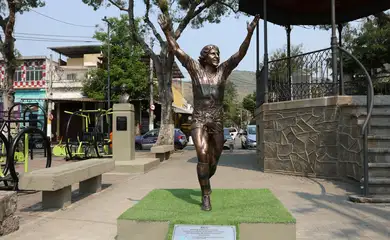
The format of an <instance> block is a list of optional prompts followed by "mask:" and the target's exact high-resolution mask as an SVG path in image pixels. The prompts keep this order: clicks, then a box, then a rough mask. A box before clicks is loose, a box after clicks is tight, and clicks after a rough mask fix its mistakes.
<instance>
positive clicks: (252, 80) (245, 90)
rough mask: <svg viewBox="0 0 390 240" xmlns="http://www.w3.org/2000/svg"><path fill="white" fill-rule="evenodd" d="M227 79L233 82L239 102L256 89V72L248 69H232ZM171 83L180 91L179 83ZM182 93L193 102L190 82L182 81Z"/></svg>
mask: <svg viewBox="0 0 390 240" xmlns="http://www.w3.org/2000/svg"><path fill="white" fill-rule="evenodd" d="M228 81H231V82H233V83H234V85H235V86H236V89H237V100H238V101H239V102H241V101H242V99H243V98H244V97H245V96H246V95H248V94H251V93H253V92H254V91H255V90H256V73H255V72H250V71H239V70H237V71H233V72H232V74H231V75H230V76H229V78H228ZM173 85H174V86H176V88H177V89H178V90H179V91H180V90H181V88H182V87H181V83H180V82H176V81H174V82H173ZM183 95H184V97H185V99H186V100H187V101H188V102H189V103H191V104H193V96H192V83H191V82H183Z"/></svg>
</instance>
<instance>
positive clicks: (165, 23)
mask: <svg viewBox="0 0 390 240" xmlns="http://www.w3.org/2000/svg"><path fill="white" fill-rule="evenodd" d="M158 23H159V24H160V26H161V29H162V30H163V31H166V30H169V28H170V27H171V21H170V20H169V18H168V17H167V16H165V15H164V14H160V16H158Z"/></svg>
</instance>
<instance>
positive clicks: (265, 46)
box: [263, 0, 268, 103]
mask: <svg viewBox="0 0 390 240" xmlns="http://www.w3.org/2000/svg"><path fill="white" fill-rule="evenodd" d="M263 11H264V13H263V15H264V18H263V20H264V73H263V74H264V85H265V88H264V102H265V103H268V27H267V25H268V20H267V0H263Z"/></svg>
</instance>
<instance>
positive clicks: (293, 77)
mask: <svg viewBox="0 0 390 240" xmlns="http://www.w3.org/2000/svg"><path fill="white" fill-rule="evenodd" d="M268 67H269V73H268V74H269V75H268V90H269V99H268V101H269V102H280V101H289V100H297V99H307V98H317V97H324V96H331V95H334V94H335V93H336V92H337V91H336V90H337V83H333V82H332V67H331V49H330V48H326V49H322V50H318V51H314V52H309V53H304V54H300V55H297V56H293V57H290V58H282V59H277V60H273V61H269V63H268Z"/></svg>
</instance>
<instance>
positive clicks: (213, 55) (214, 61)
mask: <svg viewBox="0 0 390 240" xmlns="http://www.w3.org/2000/svg"><path fill="white" fill-rule="evenodd" d="M205 62H206V63H207V64H210V65H212V66H214V67H218V65H219V52H218V50H217V49H215V48H212V49H211V50H210V52H209V54H207V56H206V58H205Z"/></svg>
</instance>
